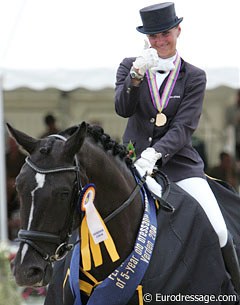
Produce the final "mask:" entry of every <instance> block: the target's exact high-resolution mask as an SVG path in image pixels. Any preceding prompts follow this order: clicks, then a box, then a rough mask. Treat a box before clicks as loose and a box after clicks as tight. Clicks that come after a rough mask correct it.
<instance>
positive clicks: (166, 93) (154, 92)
mask: <svg viewBox="0 0 240 305" xmlns="http://www.w3.org/2000/svg"><path fill="white" fill-rule="evenodd" d="M174 65H175V68H174V69H173V70H172V71H171V72H170V74H169V76H168V79H167V83H166V85H165V87H164V90H163V93H162V98H161V97H160V94H159V88H158V85H157V81H156V73H155V72H153V71H151V70H150V69H149V70H147V71H146V75H147V80H148V86H149V90H150V94H151V97H152V103H153V106H154V108H156V109H157V110H158V112H159V113H161V112H162V110H163V109H164V108H166V107H167V105H168V102H169V99H170V96H171V94H172V91H173V88H174V86H175V83H176V81H177V78H178V75H179V71H180V68H181V58H180V56H179V55H178V53H177V56H176V59H175V60H174Z"/></svg>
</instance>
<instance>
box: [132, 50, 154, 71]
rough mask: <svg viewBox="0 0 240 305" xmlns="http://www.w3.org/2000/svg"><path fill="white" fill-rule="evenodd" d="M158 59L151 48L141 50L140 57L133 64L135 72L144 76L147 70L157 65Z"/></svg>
mask: <svg viewBox="0 0 240 305" xmlns="http://www.w3.org/2000/svg"><path fill="white" fill-rule="evenodd" d="M158 61H159V57H158V54H157V51H156V50H155V49H153V48H149V49H146V50H143V52H142V55H141V56H139V57H137V58H136V60H135V61H134V62H133V67H134V69H135V70H137V72H138V73H139V74H140V75H142V76H144V75H145V73H146V70H147V69H150V68H152V67H156V66H157V65H158Z"/></svg>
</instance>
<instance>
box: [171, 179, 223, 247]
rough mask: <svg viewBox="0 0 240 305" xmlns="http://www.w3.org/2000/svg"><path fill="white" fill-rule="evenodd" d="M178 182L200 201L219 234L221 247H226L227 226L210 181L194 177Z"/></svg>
mask: <svg viewBox="0 0 240 305" xmlns="http://www.w3.org/2000/svg"><path fill="white" fill-rule="evenodd" d="M176 184H177V185H178V186H180V187H181V188H182V189H183V190H185V191H186V192H187V193H189V194H190V195H191V196H192V197H193V198H195V199H196V200H197V201H198V202H199V204H200V205H201V207H202V208H203V210H204V211H205V213H206V214H207V217H208V219H209V221H210V223H211V224H212V226H213V228H214V230H215V232H216V233H217V235H218V238H219V243H220V247H221V248H222V247H224V246H225V245H226V243H227V238H228V232H227V227H226V224H225V221H224V219H223V216H222V213H221V210H220V208H219V205H218V203H217V200H216V198H215V196H214V194H213V192H212V190H211V188H210V186H209V184H208V182H207V181H206V180H204V179H203V178H199V177H194V178H187V179H184V180H181V181H178V182H176Z"/></svg>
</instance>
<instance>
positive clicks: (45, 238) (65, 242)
mask: <svg viewBox="0 0 240 305" xmlns="http://www.w3.org/2000/svg"><path fill="white" fill-rule="evenodd" d="M49 137H55V138H58V139H61V140H63V141H66V140H67V139H66V138H65V137H63V136H61V135H50V136H49ZM25 161H26V164H27V165H28V166H29V167H30V168H31V169H33V170H34V171H35V172H37V173H39V174H53V173H60V172H72V171H73V172H75V173H76V180H75V182H74V186H73V192H72V198H71V203H70V206H71V209H70V217H69V219H67V224H66V233H65V234H64V235H65V237H64V238H61V236H60V235H56V234H52V233H48V232H41V231H33V230H23V229H21V230H19V232H18V241H20V242H23V243H26V244H28V245H29V246H31V247H32V248H33V249H34V250H36V251H37V252H38V253H39V254H40V255H41V257H42V258H43V259H44V260H45V261H47V262H50V263H52V262H54V261H59V260H62V259H63V258H64V257H65V256H66V255H67V254H68V252H69V251H71V250H72V248H73V247H74V245H75V243H69V238H70V237H71V232H72V229H73V219H74V212H75V203H76V200H77V199H78V197H79V194H80V193H81V191H82V188H83V187H82V183H81V179H80V167H79V162H78V159H77V157H76V156H75V165H74V166H69V167H57V168H51V169H42V168H39V167H38V166H36V165H35V164H34V163H33V162H32V161H31V159H30V158H29V157H27V158H26V160H25ZM36 242H46V243H49V244H54V245H57V248H56V250H55V253H54V254H49V253H47V252H46V251H44V250H43V249H42V248H40V247H39V246H38V245H37V244H36Z"/></svg>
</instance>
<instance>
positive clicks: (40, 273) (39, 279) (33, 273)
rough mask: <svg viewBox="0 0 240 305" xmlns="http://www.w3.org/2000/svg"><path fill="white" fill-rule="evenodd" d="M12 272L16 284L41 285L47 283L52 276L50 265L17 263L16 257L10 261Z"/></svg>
mask: <svg viewBox="0 0 240 305" xmlns="http://www.w3.org/2000/svg"><path fill="white" fill-rule="evenodd" d="M11 269H12V273H13V275H14V277H15V280H16V283H17V285H18V286H33V287H41V286H46V285H48V284H49V282H50V280H51V278H52V272H53V268H52V265H51V264H49V263H47V264H45V266H44V265H42V266H41V265H38V264H32V265H31V264H28V265H18V264H16V259H15V260H14V261H12V262H11Z"/></svg>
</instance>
